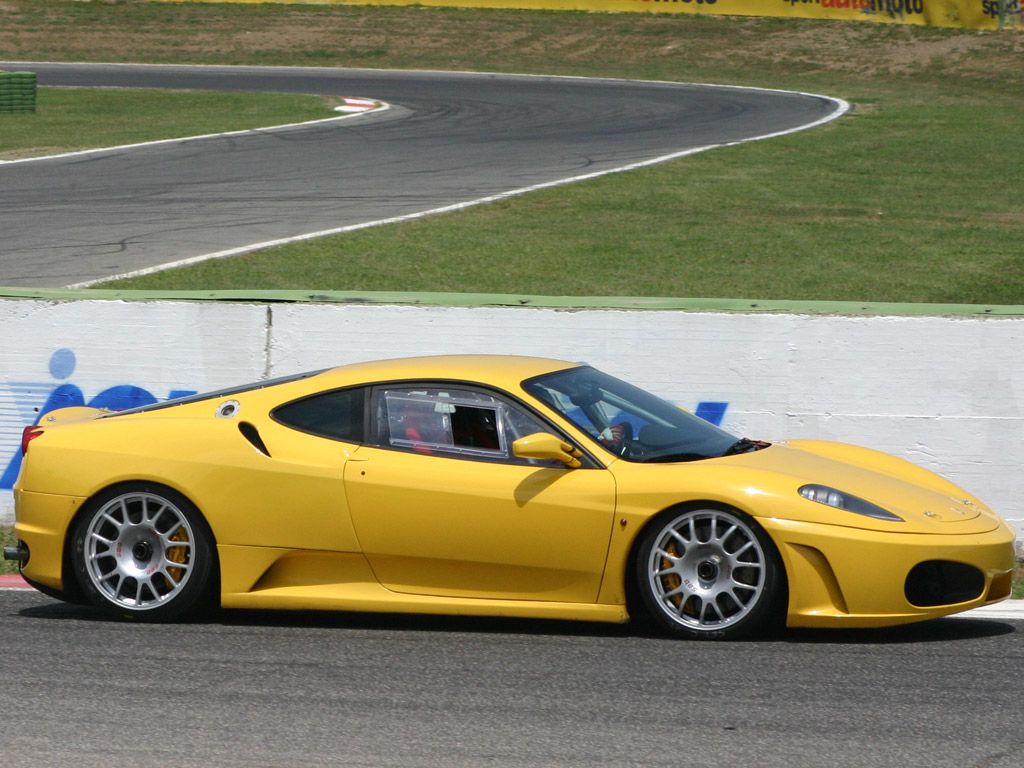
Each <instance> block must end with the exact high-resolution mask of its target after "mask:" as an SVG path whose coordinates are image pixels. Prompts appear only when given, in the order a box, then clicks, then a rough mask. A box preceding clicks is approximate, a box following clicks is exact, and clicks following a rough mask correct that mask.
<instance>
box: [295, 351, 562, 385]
mask: <svg viewBox="0 0 1024 768" xmlns="http://www.w3.org/2000/svg"><path fill="white" fill-rule="evenodd" d="M578 365H580V363H573V362H569V361H567V360H557V359H552V358H546V357H527V356H523V355H436V356H426V357H402V358H395V359H391V360H375V361H372V362H365V363H352V364H350V365H343V366H339V367H337V368H331V369H329V370H326V371H323V372H322V373H320V374H319V375H317V376H316V377H315V378H316V380H317V384H318V385H324V386H345V385H347V384H355V383H362V382H365V383H370V382H385V381H401V380H408V379H424V380H425V379H434V380H466V381H475V382H481V383H486V384H492V385H494V386H498V387H502V388H505V389H514V388H517V387H518V386H519V384H520V382H522V381H523V380H525V379H530V378H533V377H534V376H540V375H542V374H545V373H552V372H554V371H561V370H565V369H566V368H575V367H577V366H578Z"/></svg>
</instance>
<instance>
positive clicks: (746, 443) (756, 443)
mask: <svg viewBox="0 0 1024 768" xmlns="http://www.w3.org/2000/svg"><path fill="white" fill-rule="evenodd" d="M769 445H771V443H766V442H764V440H751V439H750V438H749V437H741V438H740V439H739V440H737V441H736V442H735V443H733V444H732V445H730V446H729V447H728V448H726V449H725V453H723V454H722V455H723V456H733V455H735V454H737V453H749V452H750V451H759V450H761V449H762V448H767V447H768V446H769Z"/></svg>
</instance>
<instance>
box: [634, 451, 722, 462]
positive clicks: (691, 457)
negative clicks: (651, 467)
mask: <svg viewBox="0 0 1024 768" xmlns="http://www.w3.org/2000/svg"><path fill="white" fill-rule="evenodd" d="M710 458H711V457H710V456H706V455H705V454H703V453H666V454H665V455H663V456H651V457H650V458H646V459H643V463H644V464H669V463H671V462H674V461H700V460H701V459H710Z"/></svg>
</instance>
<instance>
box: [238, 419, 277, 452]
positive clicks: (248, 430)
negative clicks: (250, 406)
mask: <svg viewBox="0 0 1024 768" xmlns="http://www.w3.org/2000/svg"><path fill="white" fill-rule="evenodd" d="M238 431H239V432H241V433H242V437H244V438H245V439H246V440H248V441H249V442H250V443H252V444H253V447H255V448H256V450H257V451H259V452H260V453H262V454H263V455H264V456H268V457H269V456H270V451H268V450H267V444H266V443H264V442H263V438H262V437H260V432H259V430H258V429H256V427H255V426H254V425H253V424H250V423H249V422H248V421H240V422H238Z"/></svg>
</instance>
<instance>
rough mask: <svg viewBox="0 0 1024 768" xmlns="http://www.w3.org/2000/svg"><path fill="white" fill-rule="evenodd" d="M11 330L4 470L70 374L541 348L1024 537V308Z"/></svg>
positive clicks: (147, 313)
mask: <svg viewBox="0 0 1024 768" xmlns="http://www.w3.org/2000/svg"><path fill="white" fill-rule="evenodd" d="M0 331H2V345H0V473H2V472H3V470H4V468H5V467H6V466H7V464H8V461H9V459H10V458H11V456H12V455H13V454H14V453H15V452H16V451H17V448H18V440H19V436H20V427H21V425H22V424H27V423H29V421H30V420H31V419H32V410H31V409H32V407H41V406H42V404H43V402H45V400H46V397H47V396H48V394H49V393H50V392H52V391H53V389H54V388H55V387H56V386H58V385H60V384H73V385H76V386H77V387H78V388H79V389H80V390H81V392H82V397H83V399H84V400H85V401H86V402H88V401H89V400H90V399H91V398H93V397H95V396H96V395H97V394H98V393H100V392H101V391H103V390H105V389H107V388H109V387H112V386H115V385H124V384H132V385H136V386H138V387H142V388H143V389H145V390H148V391H149V392H151V393H152V394H153V395H154V396H155V397H157V398H161V399H162V398H166V397H167V396H168V394H169V393H170V392H171V391H173V390H200V391H202V390H206V389H212V388H216V387H221V386H228V385H231V384H238V383H244V382H246V381H250V380H255V379H259V378H262V377H264V376H268V375H271V376H273V375H282V374H286V373H290V372H293V371H299V370H305V369H311V368H319V367H325V366H329V365H335V364H342V363H348V362H355V361H360V360H372V359H377V358H382V357H397V356H404V355H420V354H443V353H466V352H498V353H516V354H535V355H545V356H552V357H560V358H567V359H571V360H586V361H587V362H589V363H591V364H593V365H595V366H597V367H599V368H602V369H604V370H607V371H608V372H610V373H613V374H615V375H618V376H621V377H623V378H627V379H629V380H631V381H633V382H635V383H637V384H639V385H640V386H643V387H646V388H649V389H651V390H653V391H655V392H657V393H659V394H661V395H663V396H665V397H667V398H669V399H671V400H673V401H675V402H677V403H679V404H681V405H684V406H686V407H689V408H695V407H697V405H698V403H700V402H702V401H720V402H727V403H728V404H729V405H728V408H727V410H726V413H725V418H724V421H723V426H724V427H726V428H727V429H729V430H731V431H733V432H735V433H737V434H741V435H748V436H752V437H760V438H764V439H768V440H780V439H786V438H822V439H829V440H842V441H846V442H852V443H858V444H861V445H866V446H870V447H873V448H878V449H881V450H884V451H888V452H890V453H894V454H896V455H899V456H903V457H905V458H908V459H910V460H911V461H914V462H916V463H918V464H921V465H922V466H925V467H927V468H929V469H932V470H934V471H937V472H939V473H941V474H943V475H945V476H947V477H949V478H950V479H952V480H953V481H955V482H957V483H959V484H960V485H962V486H964V487H965V488H967V489H968V490H970V491H971V492H973V493H976V494H977V495H979V496H980V497H981V498H983V499H984V500H986V501H987V502H988V503H989V504H991V505H992V506H993V507H995V508H996V509H997V510H998V511H999V512H1000V513H1002V514H1003V516H1004V517H1006V518H1007V519H1008V520H1010V521H1011V522H1012V523H1013V524H1014V525H1015V526H1016V527H1017V530H1018V531H1019V532H1020V535H1021V536H1022V538H1024V501H1022V500H1021V497H1020V494H1021V490H1022V488H1021V486H1022V478H1024V471H1022V467H1024V317H1008V318H995V317H956V318H946V317H870V316H852V317H836V316H820V315H793V314H741V313H724V312H723V313H713V312H680V311H615V310H582V311H558V310H546V309H533V308H504V307H478V308H452V307H421V306H376V305H352V304H347V305H346V304H341V305H338V304H315V305H304V304H273V305H256V304H224V303H221V304H217V303H187V302H164V303H124V302H116V301H76V302H51V301H35V300H11V301H0ZM58 350H70V352H71V353H73V355H74V364H73V370H71V371H69V370H68V362H69V360H70V359H71V358H69V352H67V351H64V352H60V353H59V354H57V355H55V353H57V352H58ZM0 519H2V520H6V521H7V522H8V523H9V522H10V519H11V502H10V493H9V491H4V490H0Z"/></svg>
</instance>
